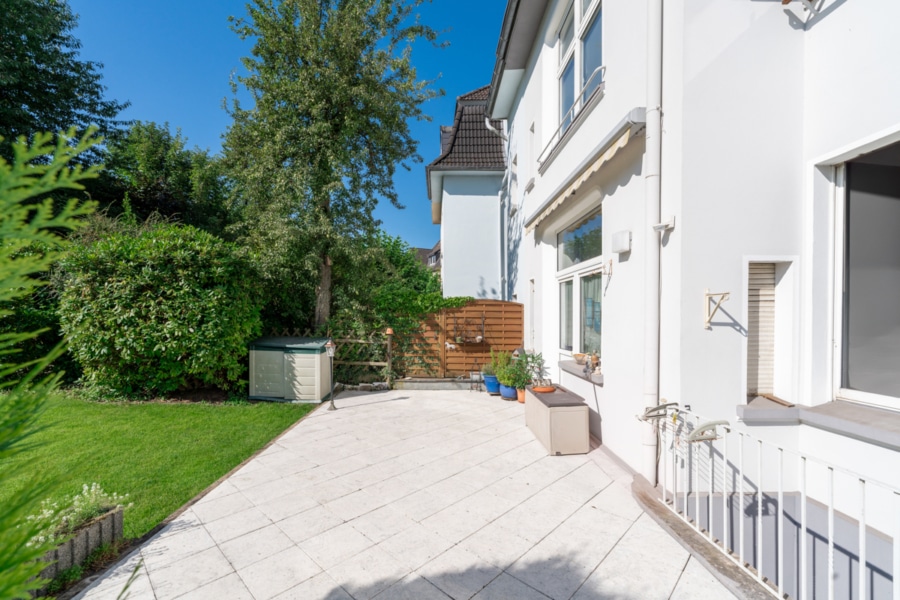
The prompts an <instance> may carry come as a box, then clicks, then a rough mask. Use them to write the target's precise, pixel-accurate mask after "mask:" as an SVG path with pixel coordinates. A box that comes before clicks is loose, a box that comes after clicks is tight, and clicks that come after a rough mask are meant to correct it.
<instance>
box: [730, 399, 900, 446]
mask: <svg viewBox="0 0 900 600" xmlns="http://www.w3.org/2000/svg"><path fill="white" fill-rule="evenodd" d="M737 416H738V418H739V419H740V420H741V421H743V422H744V423H746V424H747V425H800V424H803V425H808V426H810V427H815V428H817V429H822V430H825V431H830V432H832V433H836V434H838V435H843V436H846V437H849V438H853V439H857V440H860V441H863V442H867V443H869V444H874V445H876V446H881V447H883V448H888V449H890V450H900V413H897V412H894V411H891V410H885V409H883V408H875V407H872V406H865V405H863V404H856V403H854V402H847V401H845V400H835V401H833V402H828V403H826V404H821V405H819V406H813V407H808V406H792V407H787V406H782V405H780V404H777V403H775V402H771V401H769V400H766V399H765V398H755V399H754V400H753V401H751V402H750V403H748V404H746V405H743V406H738V407H737Z"/></svg>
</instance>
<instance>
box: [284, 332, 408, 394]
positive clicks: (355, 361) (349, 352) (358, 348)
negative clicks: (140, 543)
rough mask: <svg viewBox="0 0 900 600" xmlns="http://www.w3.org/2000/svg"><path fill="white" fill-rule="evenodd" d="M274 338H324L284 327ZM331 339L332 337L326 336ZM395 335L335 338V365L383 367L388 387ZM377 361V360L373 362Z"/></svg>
mask: <svg viewBox="0 0 900 600" xmlns="http://www.w3.org/2000/svg"><path fill="white" fill-rule="evenodd" d="M271 335H273V336H281V337H322V336H316V335H315V334H314V333H313V332H312V331H310V330H309V329H304V330H301V329H299V328H296V327H294V328H288V327H284V328H281V329H273V330H272V331H271ZM325 337H330V336H325ZM393 337H394V336H393V334H390V333H388V334H373V335H371V336H370V337H369V339H365V340H360V339H343V338H333V341H334V343H335V345H336V348H335V351H334V365H335V366H336V367H340V366H347V367H376V368H377V367H381V368H382V369H383V370H384V372H385V373H386V377H387V382H388V385H390V383H391V377H392V354H393ZM373 359H377V360H373Z"/></svg>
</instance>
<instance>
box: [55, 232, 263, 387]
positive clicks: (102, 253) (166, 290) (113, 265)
mask: <svg viewBox="0 0 900 600" xmlns="http://www.w3.org/2000/svg"><path fill="white" fill-rule="evenodd" d="M61 269H62V271H63V276H62V287H63V291H62V296H61V300H60V306H59V311H60V321H61V325H62V328H63V331H64V332H65V334H66V335H67V337H68V340H69V348H70V351H71V352H72V354H73V356H74V357H75V359H76V360H77V361H78V362H79V363H80V364H81V367H82V369H83V370H84V379H85V381H86V382H87V383H88V384H89V385H100V386H107V387H109V388H112V389H113V390H115V391H117V392H120V393H122V394H126V395H130V396H136V395H137V396H139V395H146V394H153V393H167V392H172V391H175V390H180V389H188V388H191V387H197V386H200V385H215V386H220V387H223V388H229V387H233V386H235V384H236V383H237V382H238V381H239V380H240V378H241V376H242V375H243V374H244V371H245V368H246V366H245V360H244V359H245V357H246V356H247V343H248V342H249V341H250V339H251V338H253V337H254V336H255V335H258V334H259V331H260V317H259V313H260V298H259V295H258V294H257V293H255V292H256V290H257V286H256V285H255V283H254V282H255V279H256V278H255V277H254V272H253V269H252V267H251V266H250V262H249V260H248V258H247V256H246V255H245V253H244V251H242V250H240V249H239V248H237V247H236V246H234V245H232V244H228V243H226V242H223V241H222V240H220V239H219V238H216V237H214V236H212V235H210V234H208V233H205V232H202V231H200V230H197V229H194V228H193V227H190V226H184V225H177V224H172V223H158V224H156V225H153V226H150V227H144V228H141V229H138V230H136V231H133V232H127V231H126V232H119V233H112V234H111V235H110V236H108V237H106V238H104V239H100V240H97V241H95V242H93V243H89V244H85V245H78V246H76V247H75V248H74V249H73V250H72V252H71V254H70V255H69V256H68V257H67V258H66V259H65V260H64V261H63V262H62V263H61Z"/></svg>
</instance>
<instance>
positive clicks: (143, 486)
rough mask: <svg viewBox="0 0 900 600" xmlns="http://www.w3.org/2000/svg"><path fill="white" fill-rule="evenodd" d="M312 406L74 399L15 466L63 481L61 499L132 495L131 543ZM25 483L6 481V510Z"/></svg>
mask: <svg viewBox="0 0 900 600" xmlns="http://www.w3.org/2000/svg"><path fill="white" fill-rule="evenodd" d="M314 406H315V405H310V404H300V405H297V404H279V403H254V404H248V403H243V404H237V403H224V404H197V403H193V404H189V403H179V404H175V403H138V402H134V403H95V402H88V401H85V400H82V399H80V398H78V397H76V396H75V395H74V394H66V395H56V396H54V397H53V398H51V399H50V400H49V402H48V403H47V410H46V411H44V413H43V414H42V415H41V417H40V420H39V426H41V427H43V430H42V431H40V432H39V433H37V434H35V435H34V436H33V437H32V438H31V443H32V445H33V447H32V448H29V449H28V450H27V451H25V452H24V453H22V454H20V455H19V456H18V457H17V458H16V461H21V462H24V463H26V464H27V465H28V468H27V471H28V473H29V474H33V473H35V472H38V473H41V474H43V475H45V476H47V477H48V478H51V479H55V480H56V481H58V483H59V486H58V488H57V489H56V491H55V492H54V497H58V496H60V495H66V494H74V493H77V492H79V491H80V490H81V486H82V484H85V483H87V484H90V483H93V482H97V483H99V484H100V485H101V486H102V487H103V489H104V490H106V491H107V492H117V493H119V494H129V500H130V501H132V502H134V506H133V507H131V508H130V509H128V510H127V511H126V512H125V536H126V537H139V536H142V535H144V534H145V533H147V532H148V531H150V530H151V529H152V528H153V527H154V526H156V525H157V524H159V523H160V522H161V521H162V520H163V519H165V518H166V517H167V516H169V515H170V514H171V513H172V512H174V511H175V510H176V509H177V508H178V507H180V506H181V505H183V504H184V503H185V502H187V501H188V500H190V499H191V498H193V497H194V496H195V495H196V494H197V493H199V492H200V491H201V490H203V489H205V488H206V487H207V486H209V485H210V484H211V483H213V482H214V481H216V480H217V479H218V478H219V477H221V476H222V475H224V474H225V473H227V472H228V471H230V470H231V469H232V468H234V467H235V466H236V465H238V464H240V463H241V461H243V460H244V459H246V458H247V457H248V456H250V455H251V454H253V453H254V452H256V451H257V450H258V449H259V448H261V447H263V446H264V445H265V444H266V443H267V442H269V441H270V440H271V439H272V438H274V437H276V436H277V435H278V434H280V433H281V432H282V431H284V430H285V429H287V428H288V427H289V426H290V425H291V424H293V423H295V422H296V421H297V420H298V419H300V418H301V417H302V416H304V415H305V414H307V413H308V412H309V411H310V410H312V408H314ZM24 484H25V476H24V475H23V476H22V477H20V478H18V479H11V480H0V506H2V505H3V504H4V502H5V501H6V500H7V499H8V498H10V497H12V496H13V495H14V494H16V493H17V491H18V490H19V489H20V488H21V487H22V486H23V485H24Z"/></svg>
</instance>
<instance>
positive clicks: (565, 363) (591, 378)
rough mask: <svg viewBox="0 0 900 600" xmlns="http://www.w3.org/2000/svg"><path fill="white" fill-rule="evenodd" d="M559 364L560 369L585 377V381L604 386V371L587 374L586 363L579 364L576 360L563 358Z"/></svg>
mask: <svg viewBox="0 0 900 600" xmlns="http://www.w3.org/2000/svg"><path fill="white" fill-rule="evenodd" d="M558 364H559V368H560V370H562V371H563V372H565V373H568V374H569V375H574V376H575V377H579V378H581V379H584V380H585V381H588V382H590V383H593V384H594V385H599V386H600V387H603V373H596V374H595V373H591V374H586V373H585V372H584V365H579V364H578V363H577V362H575V361H574V360H561V361H559V363H558Z"/></svg>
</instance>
